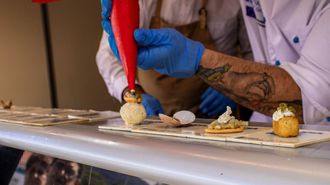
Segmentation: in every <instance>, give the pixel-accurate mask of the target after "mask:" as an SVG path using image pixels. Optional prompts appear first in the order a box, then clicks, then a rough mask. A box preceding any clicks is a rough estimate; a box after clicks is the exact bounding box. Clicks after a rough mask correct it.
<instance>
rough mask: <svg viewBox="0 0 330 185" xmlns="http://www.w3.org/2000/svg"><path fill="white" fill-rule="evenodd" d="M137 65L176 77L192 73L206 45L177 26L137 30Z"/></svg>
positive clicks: (187, 75)
mask: <svg viewBox="0 0 330 185" xmlns="http://www.w3.org/2000/svg"><path fill="white" fill-rule="evenodd" d="M134 37H135V40H136V42H137V44H138V45H139V52H138V67H140V68H142V69H145V70H146V69H155V70H156V71H157V72H159V73H161V74H166V75H169V76H172V77H177V78H187V77H191V76H193V75H194V74H195V73H196V71H197V69H198V66H199V63H200V60H201V58H202V55H203V52H204V46H203V45H202V44H201V43H200V42H196V41H193V40H190V39H188V38H186V37H184V36H183V35H182V34H181V33H179V32H177V31H176V30H175V29H169V28H165V29H137V30H135V32H134Z"/></svg>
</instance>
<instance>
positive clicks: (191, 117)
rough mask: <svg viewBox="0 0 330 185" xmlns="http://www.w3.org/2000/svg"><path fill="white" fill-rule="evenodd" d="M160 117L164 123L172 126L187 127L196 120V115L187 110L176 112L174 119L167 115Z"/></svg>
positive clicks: (160, 115)
mask: <svg viewBox="0 0 330 185" xmlns="http://www.w3.org/2000/svg"><path fill="white" fill-rule="evenodd" d="M158 116H159V118H160V120H161V121H162V122H163V123H166V124H170V125H172V126H181V125H187V124H190V123H192V122H194V121H195V119H196V116H195V114H194V113H192V112H190V111H187V110H183V111H179V112H176V113H175V114H174V115H173V117H170V116H167V115H165V114H159V115H158Z"/></svg>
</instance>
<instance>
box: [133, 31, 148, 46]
mask: <svg viewBox="0 0 330 185" xmlns="http://www.w3.org/2000/svg"><path fill="white" fill-rule="evenodd" d="M145 31H146V30H145V29H136V30H135V31H134V38H135V41H136V42H137V43H138V44H139V45H143V44H144V42H145V40H146V35H145Z"/></svg>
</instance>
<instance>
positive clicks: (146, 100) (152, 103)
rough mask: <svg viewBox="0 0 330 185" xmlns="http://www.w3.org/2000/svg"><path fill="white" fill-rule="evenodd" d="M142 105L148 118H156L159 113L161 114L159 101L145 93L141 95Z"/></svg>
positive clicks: (161, 109)
mask: <svg viewBox="0 0 330 185" xmlns="http://www.w3.org/2000/svg"><path fill="white" fill-rule="evenodd" d="M141 103H142V105H143V106H144V108H145V110H146V113H147V115H148V116H158V114H159V113H163V112H164V111H163V108H162V106H161V105H160V103H159V101H158V100H157V99H156V98H155V97H153V96H151V95H149V94H146V93H143V94H142V102H141Z"/></svg>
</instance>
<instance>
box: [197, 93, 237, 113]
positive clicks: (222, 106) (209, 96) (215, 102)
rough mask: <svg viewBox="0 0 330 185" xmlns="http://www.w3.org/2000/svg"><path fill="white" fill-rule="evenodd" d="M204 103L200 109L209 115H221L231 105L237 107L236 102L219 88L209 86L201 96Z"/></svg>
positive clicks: (233, 107)
mask: <svg viewBox="0 0 330 185" xmlns="http://www.w3.org/2000/svg"><path fill="white" fill-rule="evenodd" d="M201 100H202V103H201V104H200V106H199V109H200V110H201V111H202V112H203V113H204V114H207V115H208V116H213V115H220V114H222V113H224V112H225V111H226V110H227V109H226V107H227V106H229V107H231V108H232V109H235V108H236V103H235V102H234V101H232V100H231V99H229V98H227V97H226V96H224V95H223V94H221V93H220V92H218V91H217V90H215V89H213V88H212V87H209V88H207V89H206V91H205V92H204V93H203V95H202V96H201Z"/></svg>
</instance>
